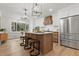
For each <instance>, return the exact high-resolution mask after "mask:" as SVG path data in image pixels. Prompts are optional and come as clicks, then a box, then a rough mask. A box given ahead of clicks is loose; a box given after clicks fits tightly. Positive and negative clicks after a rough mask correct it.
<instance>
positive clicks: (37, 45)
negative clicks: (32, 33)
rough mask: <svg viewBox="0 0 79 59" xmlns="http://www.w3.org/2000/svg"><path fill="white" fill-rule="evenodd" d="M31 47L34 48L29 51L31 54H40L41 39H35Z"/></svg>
mask: <svg viewBox="0 0 79 59" xmlns="http://www.w3.org/2000/svg"><path fill="white" fill-rule="evenodd" d="M31 47H32V48H33V49H32V50H31V51H30V52H29V54H30V56H38V55H39V54H40V41H39V40H38V39H33V41H32V42H31Z"/></svg>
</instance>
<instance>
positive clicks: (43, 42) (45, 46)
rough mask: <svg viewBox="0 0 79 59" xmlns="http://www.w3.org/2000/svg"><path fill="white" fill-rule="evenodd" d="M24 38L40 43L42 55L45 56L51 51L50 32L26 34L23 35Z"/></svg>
mask: <svg viewBox="0 0 79 59" xmlns="http://www.w3.org/2000/svg"><path fill="white" fill-rule="evenodd" d="M25 36H28V37H31V38H33V39H37V40H39V41H40V51H41V54H42V55H45V54H47V53H48V52H50V51H51V50H52V49H53V43H52V32H42V33H36V32H27V33H25Z"/></svg>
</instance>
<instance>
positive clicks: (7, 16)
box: [1, 12, 26, 39]
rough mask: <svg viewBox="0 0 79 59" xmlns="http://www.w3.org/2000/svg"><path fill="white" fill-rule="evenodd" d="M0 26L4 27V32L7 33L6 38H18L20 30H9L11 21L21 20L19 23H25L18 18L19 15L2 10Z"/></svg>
mask: <svg viewBox="0 0 79 59" xmlns="http://www.w3.org/2000/svg"><path fill="white" fill-rule="evenodd" d="M1 21H2V22H1V25H2V26H1V28H5V29H6V32H7V33H8V38H9V39H14V38H19V37H20V35H21V34H20V32H18V31H15V32H14V31H11V23H12V22H21V23H26V21H25V20H21V19H19V15H15V14H11V13H7V12H3V13H2V19H1Z"/></svg>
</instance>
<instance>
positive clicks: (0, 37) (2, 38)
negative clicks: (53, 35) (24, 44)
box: [0, 33, 8, 41]
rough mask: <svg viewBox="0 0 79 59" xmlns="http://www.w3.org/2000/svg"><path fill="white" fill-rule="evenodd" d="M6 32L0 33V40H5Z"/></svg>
mask: <svg viewBox="0 0 79 59" xmlns="http://www.w3.org/2000/svg"><path fill="white" fill-rule="evenodd" d="M7 39H8V34H7V33H0V41H7Z"/></svg>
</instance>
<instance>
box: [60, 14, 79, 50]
mask: <svg viewBox="0 0 79 59" xmlns="http://www.w3.org/2000/svg"><path fill="white" fill-rule="evenodd" d="M60 44H61V45H63V46H67V47H71V48H75V49H79V15H76V16H70V17H66V18H62V19H61V21H60Z"/></svg>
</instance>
